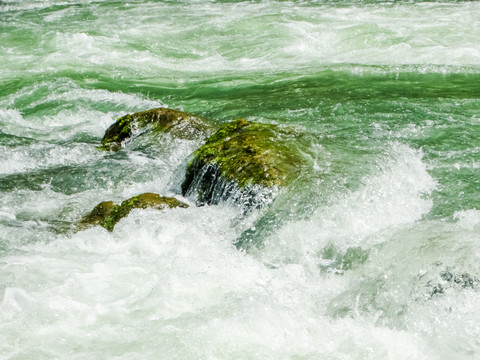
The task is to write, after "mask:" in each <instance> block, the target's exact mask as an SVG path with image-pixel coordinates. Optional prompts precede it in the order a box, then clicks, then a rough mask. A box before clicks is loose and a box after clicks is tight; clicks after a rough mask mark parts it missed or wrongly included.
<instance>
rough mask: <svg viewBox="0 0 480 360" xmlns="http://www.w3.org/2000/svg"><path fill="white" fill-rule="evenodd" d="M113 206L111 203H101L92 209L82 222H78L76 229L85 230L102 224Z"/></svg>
mask: <svg viewBox="0 0 480 360" xmlns="http://www.w3.org/2000/svg"><path fill="white" fill-rule="evenodd" d="M114 207H115V204H114V203H113V201H103V202H101V203H100V204H98V205H97V206H95V207H94V208H93V210H92V211H91V212H89V213H88V214H87V215H85V216H84V217H83V218H82V220H80V221H79V222H78V224H77V225H78V227H79V228H81V229H85V228H88V227H91V226H97V225H101V224H103V223H104V221H105V219H106V218H107V217H108V215H110V213H111V212H112V210H113V208H114Z"/></svg>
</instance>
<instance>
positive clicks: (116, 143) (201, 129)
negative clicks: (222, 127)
mask: <svg viewBox="0 0 480 360" xmlns="http://www.w3.org/2000/svg"><path fill="white" fill-rule="evenodd" d="M147 126H151V127H152V130H153V131H161V132H168V133H171V134H172V135H174V136H177V137H179V138H182V139H202V138H205V137H207V136H208V135H210V134H211V133H212V132H213V127H212V125H211V122H210V120H208V119H207V118H204V117H201V116H197V115H193V114H189V113H186V112H183V111H179V110H173V109H168V108H157V109H151V110H147V111H142V112H138V113H134V114H129V115H125V116H122V117H121V118H119V119H117V120H116V121H115V123H113V124H112V125H111V126H110V127H109V128H108V129H107V130H106V132H105V135H104V136H103V139H102V146H101V147H100V148H101V149H102V150H113V151H118V150H120V149H121V147H122V144H123V143H124V142H125V141H126V140H128V139H129V138H131V137H132V136H133V135H134V134H135V133H136V132H137V131H138V130H139V129H142V128H145V127H147Z"/></svg>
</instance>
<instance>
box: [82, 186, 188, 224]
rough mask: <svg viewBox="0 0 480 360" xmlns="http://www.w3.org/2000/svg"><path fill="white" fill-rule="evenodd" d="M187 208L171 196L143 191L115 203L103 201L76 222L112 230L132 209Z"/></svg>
mask: <svg viewBox="0 0 480 360" xmlns="http://www.w3.org/2000/svg"><path fill="white" fill-rule="evenodd" d="M176 207H180V208H187V207H188V205H187V204H185V203H183V202H181V201H180V200H178V199H175V198H173V197H165V196H160V195H158V194H154V193H144V194H140V195H137V196H134V197H131V198H130V199H127V200H125V201H123V202H122V203H121V204H120V205H115V204H114V203H113V201H104V202H101V203H100V204H98V205H97V206H95V207H94V208H93V210H92V211H91V212H90V213H89V214H87V215H86V216H84V217H83V219H82V220H80V222H79V223H78V227H79V228H80V229H85V228H88V227H91V226H97V225H100V226H102V227H104V228H105V229H107V230H108V231H112V230H113V228H114V227H115V225H116V224H117V223H118V222H119V221H120V220H121V219H123V218H124V217H126V216H128V214H129V213H130V211H132V210H133V209H146V208H153V209H158V210H163V209H167V208H176Z"/></svg>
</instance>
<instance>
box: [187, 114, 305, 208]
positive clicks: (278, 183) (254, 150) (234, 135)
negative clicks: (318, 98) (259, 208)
mask: <svg viewBox="0 0 480 360" xmlns="http://www.w3.org/2000/svg"><path fill="white" fill-rule="evenodd" d="M295 136H296V134H295V132H294V131H293V130H292V129H289V128H284V127H281V126H278V125H273V124H263V123H254V122H250V121H247V120H245V119H237V120H235V121H233V122H231V123H228V124H226V125H224V126H223V127H221V128H220V129H219V130H218V131H217V132H216V133H215V134H213V135H212V136H210V137H209V138H208V139H207V141H206V143H205V144H204V145H203V146H202V147H200V148H199V149H197V150H196V151H195V153H194V155H193V159H192V161H190V163H189V164H188V165H187V170H186V175H185V180H184V182H183V184H182V194H183V195H184V196H189V195H192V194H196V196H197V204H198V205H202V204H205V203H207V204H215V203H218V201H219V200H222V199H226V198H228V197H230V196H232V195H233V194H236V195H237V196H238V194H240V198H242V199H245V196H242V194H243V195H245V194H251V195H254V193H256V192H257V191H258V189H259V188H260V189H262V188H280V187H283V186H285V185H287V184H288V183H289V182H290V181H291V180H292V179H294V178H295V177H296V176H297V175H298V172H299V170H300V168H301V166H302V160H301V157H300V156H299V154H298V153H296V152H295V150H294V149H292V148H291V147H290V146H289V145H288V142H286V141H285V139H286V138H292V137H293V138H295ZM253 203H255V201H254V202H253Z"/></svg>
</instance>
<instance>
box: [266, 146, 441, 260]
mask: <svg viewBox="0 0 480 360" xmlns="http://www.w3.org/2000/svg"><path fill="white" fill-rule="evenodd" d="M383 161H384V162H383V163H380V164H379V165H378V168H377V169H376V170H377V171H378V172H376V173H374V174H371V175H369V176H367V177H366V178H365V179H364V181H363V184H364V185H363V186H361V187H360V188H359V189H358V190H355V191H353V192H351V193H348V194H346V195H345V196H342V197H340V198H339V199H338V201H337V202H336V203H335V204H334V205H332V206H328V207H326V208H325V207H321V208H319V209H318V210H317V211H316V212H315V213H314V214H313V215H312V216H311V217H310V219H309V220H302V221H299V222H292V223H289V224H287V225H285V226H284V227H283V228H282V229H281V230H280V231H279V232H278V233H276V234H275V235H273V236H272V238H271V239H269V240H267V241H266V243H265V244H266V246H267V249H266V250H265V251H264V253H263V254H262V257H263V258H264V259H265V261H267V262H269V263H273V264H276V263H278V261H280V262H285V261H286V262H294V263H304V262H306V263H305V265H306V266H308V267H311V268H313V269H316V268H317V266H318V261H319V259H318V258H319V257H321V251H322V250H323V249H324V248H325V247H326V246H327V245H329V244H333V245H334V246H335V247H336V248H338V249H339V250H341V251H346V250H347V249H348V248H350V247H358V246H362V247H367V248H369V247H371V246H372V245H374V244H376V243H378V242H382V241H383V239H382V237H381V236H380V237H377V236H376V234H378V233H381V232H382V231H384V230H386V229H389V228H394V227H398V226H405V225H407V224H412V223H415V221H418V220H420V219H421V217H422V215H424V214H426V213H428V212H429V211H430V209H431V207H432V201H431V200H430V199H428V194H429V193H430V192H431V191H432V190H433V189H434V188H435V181H434V180H433V179H432V177H431V176H430V175H429V174H428V172H427V169H426V166H425V164H424V163H423V162H422V152H421V151H418V150H414V149H411V148H409V147H407V146H405V145H400V144H393V145H392V149H391V152H390V153H389V154H388V156H387V157H386V158H384V160H383Z"/></svg>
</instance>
